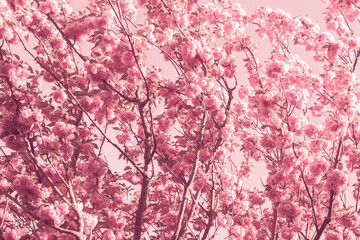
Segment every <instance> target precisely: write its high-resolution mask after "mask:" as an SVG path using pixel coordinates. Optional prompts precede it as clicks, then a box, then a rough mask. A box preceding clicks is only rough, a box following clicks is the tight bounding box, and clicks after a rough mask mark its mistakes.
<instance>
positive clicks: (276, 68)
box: [266, 61, 289, 78]
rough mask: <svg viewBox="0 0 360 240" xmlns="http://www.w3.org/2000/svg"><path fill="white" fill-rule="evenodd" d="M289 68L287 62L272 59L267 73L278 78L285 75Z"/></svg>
mask: <svg viewBox="0 0 360 240" xmlns="http://www.w3.org/2000/svg"><path fill="white" fill-rule="evenodd" d="M288 70H289V66H288V65H287V64H285V63H283V62H279V61H272V62H271V63H269V65H268V67H267V69H266V74H267V75H268V76H269V77H270V78H277V77H282V76H284V75H285V74H286V73H287V72H288Z"/></svg>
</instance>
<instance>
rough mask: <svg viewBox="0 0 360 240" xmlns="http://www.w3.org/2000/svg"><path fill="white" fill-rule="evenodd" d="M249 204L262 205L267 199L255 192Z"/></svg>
mask: <svg viewBox="0 0 360 240" xmlns="http://www.w3.org/2000/svg"><path fill="white" fill-rule="evenodd" d="M249 202H250V203H251V204H252V205H262V204H264V203H265V199H264V198H263V197H262V196H261V195H260V194H259V193H257V192H254V193H253V194H252V195H251V196H250V198H249Z"/></svg>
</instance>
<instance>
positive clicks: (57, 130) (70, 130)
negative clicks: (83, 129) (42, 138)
mask: <svg viewBox="0 0 360 240" xmlns="http://www.w3.org/2000/svg"><path fill="white" fill-rule="evenodd" d="M74 131H75V127H74V126H73V125H70V124H66V123H64V122H57V123H55V126H54V127H53V133H54V135H55V136H58V137H59V138H65V139H67V140H71V139H73V138H74Z"/></svg>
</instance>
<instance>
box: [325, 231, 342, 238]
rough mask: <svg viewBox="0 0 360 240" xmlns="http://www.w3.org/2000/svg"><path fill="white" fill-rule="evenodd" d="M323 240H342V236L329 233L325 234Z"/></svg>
mask: <svg viewBox="0 0 360 240" xmlns="http://www.w3.org/2000/svg"><path fill="white" fill-rule="evenodd" d="M325 240H343V237H342V234H340V233H337V232H333V231H329V232H327V233H326V236H325Z"/></svg>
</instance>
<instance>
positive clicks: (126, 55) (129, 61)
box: [121, 51, 135, 67]
mask: <svg viewBox="0 0 360 240" xmlns="http://www.w3.org/2000/svg"><path fill="white" fill-rule="evenodd" d="M121 63H122V64H123V65H125V66H127V67H131V66H133V65H134V64H135V58H134V55H133V53H132V52H131V51H124V52H123V53H122V56H121Z"/></svg>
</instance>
